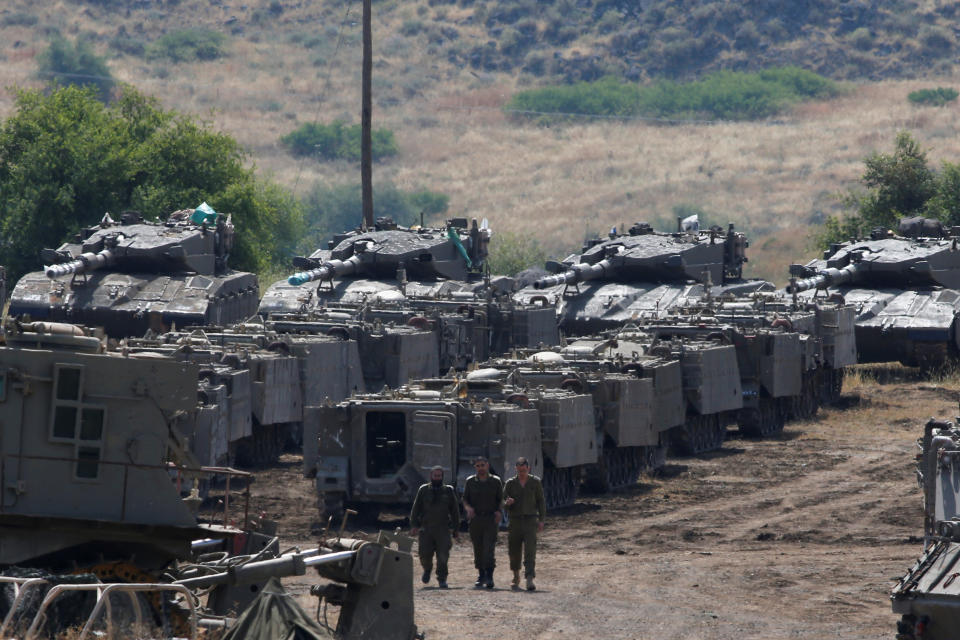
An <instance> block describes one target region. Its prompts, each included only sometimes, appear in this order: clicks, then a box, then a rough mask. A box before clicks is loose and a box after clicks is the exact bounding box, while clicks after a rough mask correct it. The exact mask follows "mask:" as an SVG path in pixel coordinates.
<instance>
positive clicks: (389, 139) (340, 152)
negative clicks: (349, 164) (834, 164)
mask: <svg viewBox="0 0 960 640" xmlns="http://www.w3.org/2000/svg"><path fill="white" fill-rule="evenodd" d="M360 136H361V128H360V125H358V124H354V125H347V124H346V123H344V122H343V121H341V120H334V121H333V122H332V123H330V124H321V123H319V122H311V123H306V124H302V125H300V126H299V127H297V129H295V130H294V131H291V132H290V133H288V134H287V135H285V136H283V137H282V138H280V142H281V143H282V144H284V145H285V146H286V147H287V148H288V149H289V150H290V153H292V154H293V155H295V156H310V157H316V158H320V159H324V160H354V161H357V160H360ZM370 137H371V140H370V146H371V154H372V156H373V160H374V161H378V160H382V159H383V158H387V157H390V156H395V155H397V153H399V150H398V149H397V143H396V141H395V140H394V137H393V132H392V131H390V130H389V129H374V130H373V131H372V132H371V134H370Z"/></svg>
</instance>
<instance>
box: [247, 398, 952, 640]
mask: <svg viewBox="0 0 960 640" xmlns="http://www.w3.org/2000/svg"><path fill="white" fill-rule="evenodd" d="M848 387H850V388H846V389H845V391H844V398H843V402H844V404H846V405H847V406H846V408H844V409H842V410H841V409H831V410H823V411H821V413H820V415H819V416H818V418H817V419H816V420H815V421H811V422H804V423H793V424H790V425H788V426H787V429H786V431H785V432H784V434H783V436H782V437H780V438H778V439H774V440H767V441H758V440H744V439H740V438H737V437H735V436H734V437H732V438H731V439H730V441H728V442H727V443H726V445H725V446H724V448H723V450H722V451H718V452H716V453H714V454H712V455H708V456H703V457H699V458H680V459H676V458H674V459H671V460H669V464H668V465H667V467H666V468H665V469H664V471H663V473H662V474H660V475H659V476H657V477H655V478H643V479H642V481H641V483H640V484H639V485H637V486H636V487H635V488H633V489H631V490H628V491H625V492H621V493H616V494H612V495H605V496H586V497H582V498H581V499H580V500H578V501H577V503H576V505H574V506H573V507H571V508H570V509H567V510H565V511H564V512H559V513H555V514H552V515H551V516H550V517H549V518H548V520H547V528H546V531H545V533H544V534H543V536H542V545H541V546H540V551H539V554H538V566H537V574H538V580H537V582H538V591H536V592H535V593H527V592H521V593H514V592H511V591H510V590H509V575H508V574H509V571H508V570H507V559H506V549H505V540H502V541H501V543H502V544H501V546H500V547H498V561H499V562H500V568H498V569H497V572H496V574H495V577H496V578H497V581H498V584H497V589H496V590H495V591H494V592H488V591H485V590H484V591H477V590H474V589H473V588H472V582H473V579H474V577H475V573H474V572H473V567H472V557H471V554H470V551H469V548H468V545H467V544H460V545H458V546H456V547H455V549H454V552H453V556H452V558H451V577H450V585H451V589H450V590H449V591H439V590H437V589H436V588H435V584H436V583H433V584H432V585H431V586H429V587H426V588H423V587H422V586H421V585H420V583H419V581H418V582H417V584H416V587H415V593H416V596H415V598H416V608H417V613H416V618H417V624H418V626H419V628H420V629H421V630H422V631H425V632H426V634H427V638H477V639H480V638H483V639H485V640H486V639H490V638H507V637H520V636H522V637H523V638H525V639H530V638H582V637H590V638H656V639H658V640H664V639H672V638H717V639H727V638H729V639H734V638H736V639H738V640H739V639H744V638H758V639H760V638H763V639H771V638H832V637H838V638H844V639H845V640H853V639H856V638H884V637H886V638H892V637H893V633H894V629H895V623H896V616H895V615H894V614H892V613H891V612H890V605H889V599H888V594H889V591H890V587H891V586H892V580H891V579H893V578H896V577H899V576H901V575H902V574H903V573H904V572H905V571H906V569H907V568H908V566H909V565H910V563H912V562H913V560H914V559H915V558H916V557H917V556H918V554H919V551H920V546H921V542H920V539H919V537H918V536H919V535H920V534H921V518H922V510H921V501H920V493H919V489H918V487H917V483H916V480H915V476H914V471H913V460H914V455H915V453H916V444H915V443H916V439H917V438H918V437H919V436H920V434H921V427H922V424H923V423H924V422H925V420H926V419H927V418H928V417H930V416H938V417H946V418H950V419H952V418H953V416H954V415H955V414H956V413H957V400H958V398H960V392H958V391H957V390H956V389H957V387H956V385H955V384H949V385H946V384H934V383H891V384H885V385H879V384H876V383H863V384H857V385H855V386H853V385H848ZM254 505H255V508H257V509H258V510H259V509H262V510H264V511H266V513H267V514H268V515H270V516H273V517H277V518H278V519H279V521H280V526H281V532H282V534H283V535H284V541H285V542H288V543H290V544H297V543H299V544H303V545H306V544H309V542H310V540H311V538H310V525H311V523H312V522H314V521H315V518H316V511H315V509H314V501H313V496H312V495H311V485H310V483H309V481H307V480H304V479H303V478H302V477H300V476H299V466H298V464H297V462H296V460H295V459H293V458H292V457H291V458H285V464H282V465H279V466H278V467H276V468H274V469H271V470H268V471H266V472H265V473H263V474H262V477H261V478H259V480H258V481H257V483H256V484H255V486H254ZM382 524H383V525H384V526H391V527H392V526H396V525H398V524H401V522H400V521H399V520H394V521H389V520H386V519H385V521H384V522H383V523H382ZM416 573H417V575H418V576H419V571H416ZM309 577H310V576H307V578H309ZM312 582H314V581H313V580H306V579H299V580H292V579H288V580H287V581H285V584H287V586H288V588H289V589H291V590H292V591H294V592H295V593H298V594H305V592H306V589H307V588H308V585H309V584H311V583H312ZM300 601H301V603H302V604H304V606H305V607H306V608H307V609H308V611H311V612H312V611H313V608H314V607H315V601H314V600H313V599H312V598H310V597H309V596H308V595H301V597H300Z"/></svg>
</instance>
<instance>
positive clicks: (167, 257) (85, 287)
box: [10, 209, 259, 338]
mask: <svg viewBox="0 0 960 640" xmlns="http://www.w3.org/2000/svg"><path fill="white" fill-rule="evenodd" d="M204 211H209V212H208V213H204ZM232 246H233V224H232V222H231V220H230V216H226V215H223V214H218V213H215V212H213V211H212V209H207V210H202V209H196V210H193V209H186V210H182V211H177V212H174V213H172V214H171V215H170V216H169V218H168V219H167V220H166V222H146V221H144V220H143V219H142V218H141V217H140V216H139V215H138V214H136V213H133V212H128V213H125V214H123V216H122V217H121V219H120V221H119V222H115V221H114V220H113V219H112V218H111V217H110V216H109V214H108V215H104V217H103V219H102V220H101V221H100V224H98V225H96V226H93V227H89V228H86V229H84V230H83V231H82V233H81V234H80V235H79V236H78V237H77V238H75V241H74V242H70V243H66V244H64V245H62V246H60V248H58V249H56V250H53V249H45V250H44V251H43V252H42V254H41V256H42V258H43V259H44V261H45V262H46V263H47V264H49V266H47V267H45V268H44V270H43V271H41V272H33V273H28V274H27V275H25V276H23V277H22V278H21V279H20V281H19V282H17V284H16V286H15V287H14V289H13V292H12V294H11V298H10V314H11V315H17V316H29V318H30V319H32V320H44V321H58V322H75V323H79V324H84V325H87V326H97V327H103V328H104V330H105V331H106V332H107V334H108V335H109V336H111V337H114V338H122V337H126V336H142V335H143V334H144V333H145V332H146V331H147V330H148V329H149V330H152V331H154V332H156V333H159V332H162V331H166V330H169V329H170V328H171V327H174V326H177V327H185V326H190V325H204V324H229V323H234V322H239V321H242V320H244V319H246V318H248V317H250V316H251V315H254V314H255V313H256V310H257V304H258V298H259V287H258V284H257V277H256V276H255V275H254V274H252V273H243V272H235V271H232V270H231V269H230V268H229V266H228V262H227V261H228V258H229V255H230V250H231V249H232Z"/></svg>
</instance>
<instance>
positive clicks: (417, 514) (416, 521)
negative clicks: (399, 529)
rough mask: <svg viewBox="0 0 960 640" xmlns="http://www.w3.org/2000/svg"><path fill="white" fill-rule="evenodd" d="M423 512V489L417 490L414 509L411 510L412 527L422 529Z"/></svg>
mask: <svg viewBox="0 0 960 640" xmlns="http://www.w3.org/2000/svg"><path fill="white" fill-rule="evenodd" d="M422 512H423V487H420V489H418V490H417V497H416V498H414V499H413V507H411V508H410V526H411V527H412V528H414V529H419V528H420V518H421V515H422Z"/></svg>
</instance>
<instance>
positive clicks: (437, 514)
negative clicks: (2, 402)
mask: <svg viewBox="0 0 960 640" xmlns="http://www.w3.org/2000/svg"><path fill="white" fill-rule="evenodd" d="M459 527H460V506H459V501H458V500H457V493H456V491H454V489H453V487H451V486H450V485H448V484H443V467H441V466H436V467H433V468H432V469H430V482H428V483H427V484H424V485H421V486H420V489H419V490H418V491H417V497H416V498H414V500H413V508H412V509H410V535H414V536H415V535H417V534H418V533H419V534H420V537H419V541H418V545H417V547H418V550H419V554H420V565H421V566H422V567H423V576H422V577H421V580H422V581H423V584H427V583H429V582H430V569H431V568H432V567H431V565H432V564H433V554H434V553H436V554H437V584H438V585H439V586H440V588H441V589H446V588H447V561H448V560H449V559H450V547H451V546H453V540H452V539H451V532H452V534H453V538H456V537H457V530H458V529H459Z"/></svg>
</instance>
